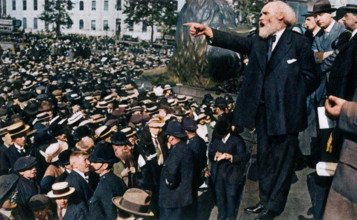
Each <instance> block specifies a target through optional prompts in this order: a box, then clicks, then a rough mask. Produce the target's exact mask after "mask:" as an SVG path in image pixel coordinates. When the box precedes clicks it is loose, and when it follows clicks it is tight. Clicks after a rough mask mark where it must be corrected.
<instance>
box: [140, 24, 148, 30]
mask: <svg viewBox="0 0 357 220" xmlns="http://www.w3.org/2000/svg"><path fill="white" fill-rule="evenodd" d="M147 31H148V25H147V24H146V22H143V27H142V29H141V32H147Z"/></svg>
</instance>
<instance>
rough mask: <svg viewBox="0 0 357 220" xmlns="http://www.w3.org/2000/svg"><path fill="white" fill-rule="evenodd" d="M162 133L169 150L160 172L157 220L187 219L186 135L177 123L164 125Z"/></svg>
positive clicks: (189, 190)
mask: <svg viewBox="0 0 357 220" xmlns="http://www.w3.org/2000/svg"><path fill="white" fill-rule="evenodd" d="M166 134H167V135H168V143H169V144H170V146H171V147H170V153H169V156H168V158H167V159H166V160H165V162H164V165H163V167H162V170H161V177H160V191H159V207H160V219H163V220H165V219H167V220H169V219H170V220H172V219H177V220H179V219H188V218H189V216H190V214H191V213H189V212H188V210H191V207H190V206H191V204H192V174H193V158H192V152H191V151H190V150H189V149H188V146H187V144H186V142H185V141H184V139H185V138H186V134H185V131H184V130H183V129H182V126H181V124H180V123H179V122H178V121H176V120H174V121H170V122H169V123H168V126H167V130H166Z"/></svg>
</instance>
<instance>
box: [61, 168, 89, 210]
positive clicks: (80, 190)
mask: <svg viewBox="0 0 357 220" xmlns="http://www.w3.org/2000/svg"><path fill="white" fill-rule="evenodd" d="M66 182H68V185H69V186H72V187H74V188H75V192H74V193H73V194H72V195H71V201H73V203H75V204H78V203H80V202H83V203H84V205H85V207H86V208H87V209H88V207H89V199H90V198H91V197H92V196H93V190H92V189H91V187H90V185H89V183H87V181H86V180H85V179H84V178H83V177H82V176H81V175H79V174H78V173H77V172H76V171H74V170H72V172H71V173H70V174H68V176H67V178H66Z"/></svg>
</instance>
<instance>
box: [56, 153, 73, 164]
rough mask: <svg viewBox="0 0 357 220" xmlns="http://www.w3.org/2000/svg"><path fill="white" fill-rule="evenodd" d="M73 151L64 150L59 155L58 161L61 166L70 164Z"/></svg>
mask: <svg viewBox="0 0 357 220" xmlns="http://www.w3.org/2000/svg"><path fill="white" fill-rule="evenodd" d="M71 153H72V151H71V150H69V149H68V150H64V151H62V152H61V153H60V154H59V155H58V161H57V163H58V164H59V165H60V166H66V165H69V158H70V156H71Z"/></svg>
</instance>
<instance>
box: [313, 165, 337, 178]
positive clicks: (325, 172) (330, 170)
mask: <svg viewBox="0 0 357 220" xmlns="http://www.w3.org/2000/svg"><path fill="white" fill-rule="evenodd" d="M336 168H337V163H331V162H321V161H320V162H318V163H317V164H316V172H317V175H319V176H334V175H335V172H336Z"/></svg>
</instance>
